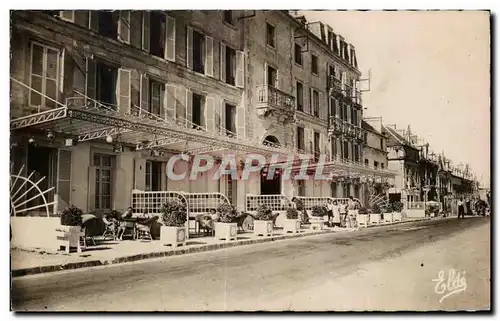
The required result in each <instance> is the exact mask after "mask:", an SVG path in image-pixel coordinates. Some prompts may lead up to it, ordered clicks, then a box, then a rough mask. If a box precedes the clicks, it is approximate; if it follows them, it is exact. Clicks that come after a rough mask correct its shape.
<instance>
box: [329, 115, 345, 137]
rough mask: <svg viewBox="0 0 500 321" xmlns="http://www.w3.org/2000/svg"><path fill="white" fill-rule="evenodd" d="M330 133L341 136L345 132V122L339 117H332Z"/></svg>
mask: <svg viewBox="0 0 500 321" xmlns="http://www.w3.org/2000/svg"><path fill="white" fill-rule="evenodd" d="M328 131H329V132H330V134H334V135H340V134H342V133H343V132H344V121H343V120H342V119H340V118H338V117H337V116H330V122H329V123H328Z"/></svg>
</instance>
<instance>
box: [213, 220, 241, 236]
mask: <svg viewBox="0 0 500 321" xmlns="http://www.w3.org/2000/svg"><path fill="white" fill-rule="evenodd" d="M237 235H238V223H220V222H216V223H215V237H216V238H217V239H218V240H226V241H230V240H236V236H237Z"/></svg>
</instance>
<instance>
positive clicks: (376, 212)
mask: <svg viewBox="0 0 500 321" xmlns="http://www.w3.org/2000/svg"><path fill="white" fill-rule="evenodd" d="M381 222H382V214H381V213H380V206H378V204H373V206H372V211H371V213H370V223H371V224H380V223H381Z"/></svg>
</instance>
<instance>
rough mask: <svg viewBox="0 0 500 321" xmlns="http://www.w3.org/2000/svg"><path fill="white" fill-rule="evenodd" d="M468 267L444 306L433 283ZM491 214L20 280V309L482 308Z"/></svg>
mask: <svg viewBox="0 0 500 321" xmlns="http://www.w3.org/2000/svg"><path fill="white" fill-rule="evenodd" d="M451 268H453V269H455V270H457V272H463V271H465V272H466V274H465V279H466V282H467V284H466V285H467V287H466V289H465V290H464V291H462V292H460V293H456V294H453V295H450V296H448V297H447V298H445V299H444V300H443V301H442V302H441V303H440V302H439V300H440V299H441V297H442V296H443V295H444V294H446V293H447V292H445V293H443V294H440V295H438V294H436V293H435V285H436V282H433V281H432V279H434V278H437V277H438V272H439V271H441V270H443V271H444V273H445V276H446V277H447V276H448V271H449V269H451ZM489 280H490V221H489V218H468V219H465V220H458V219H450V220H433V221H424V222H418V223H409V224H401V225H397V226H387V227H380V228H371V229H366V230H362V231H360V232H356V233H349V234H339V235H335V234H328V235H321V236H313V237H307V238H301V239H296V240H287V241H280V242H275V243H269V244H261V245H252V246H244V247H238V248H231V249H225V250H221V251H216V252H207V253H199V254H193V255H185V256H179V257H170V258H163V259H157V260H149V261H141V262H136V263H128V264H122V265H116V266H109V267H99V268H90V269H82V270H74V271H66V272H58V273H50V274H43V275H34V276H28V277H22V278H16V279H14V280H13V290H12V302H13V309H15V310H46V311H52V310H84V311H90V310H111V311H114V310H118V311H127V310H141V311H142V310H158V311H163V310H168V311H189V310H212V311H213V310H289V309H290V310H429V309H430V310H440V309H446V310H456V309H459V310H463V309H466V310H479V309H488V307H489V306H490V281H489Z"/></svg>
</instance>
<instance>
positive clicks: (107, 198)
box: [94, 154, 114, 209]
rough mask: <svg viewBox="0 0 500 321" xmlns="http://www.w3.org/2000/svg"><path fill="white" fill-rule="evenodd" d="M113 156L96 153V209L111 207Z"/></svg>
mask: <svg viewBox="0 0 500 321" xmlns="http://www.w3.org/2000/svg"><path fill="white" fill-rule="evenodd" d="M113 158H114V156H112V155H105V154H94V166H95V167H96V169H95V208H96V209H111V199H112V195H111V186H112V183H113V182H112V170H113Z"/></svg>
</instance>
